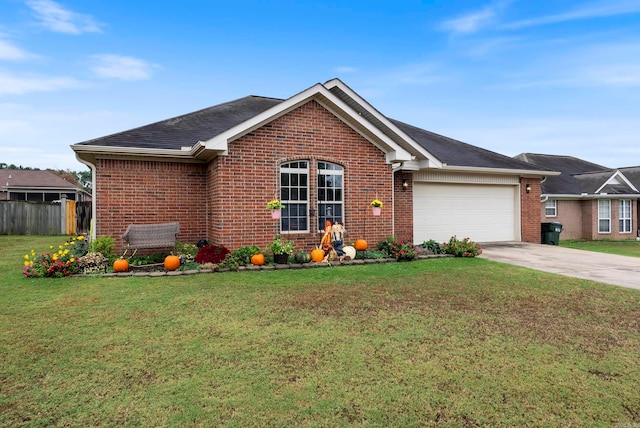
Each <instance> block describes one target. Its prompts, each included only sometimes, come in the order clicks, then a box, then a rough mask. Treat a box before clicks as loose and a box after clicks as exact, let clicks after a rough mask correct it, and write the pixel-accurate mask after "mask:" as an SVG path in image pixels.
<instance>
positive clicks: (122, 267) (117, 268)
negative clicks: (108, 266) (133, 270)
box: [113, 258, 129, 272]
mask: <svg viewBox="0 0 640 428" xmlns="http://www.w3.org/2000/svg"><path fill="white" fill-rule="evenodd" d="M128 270H129V262H128V261H126V260H125V259H122V258H120V259H118V260H116V261H115V262H113V271H114V272H126V271H128Z"/></svg>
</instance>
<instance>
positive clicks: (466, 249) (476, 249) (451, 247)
mask: <svg viewBox="0 0 640 428" xmlns="http://www.w3.org/2000/svg"><path fill="white" fill-rule="evenodd" d="M442 251H443V252H444V253H446V254H453V255H454V256H456V257H475V256H477V255H478V254H482V248H480V246H479V245H478V244H476V243H475V242H473V241H471V240H469V238H464V239H463V240H462V241H460V240H459V239H457V238H456V236H455V235H453V236H452V237H451V239H449V242H446V243H445V244H444V245H443V249H442Z"/></svg>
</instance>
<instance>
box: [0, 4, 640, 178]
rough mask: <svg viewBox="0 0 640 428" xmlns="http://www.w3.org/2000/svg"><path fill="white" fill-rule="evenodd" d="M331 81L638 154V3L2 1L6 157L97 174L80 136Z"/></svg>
mask: <svg viewBox="0 0 640 428" xmlns="http://www.w3.org/2000/svg"><path fill="white" fill-rule="evenodd" d="M334 77H338V78H340V79H342V80H343V81H344V82H345V83H346V84H347V85H348V86H350V87H351V88H352V89H353V90H355V91H356V92H358V93H359V94H360V95H361V96H363V97H364V98H365V99H366V100H367V101H369V102H370V103H371V104H372V105H373V106H374V107H376V108H377V109H378V110H379V111H381V112H382V113H383V114H385V115H387V116H389V117H391V118H394V119H398V120H401V121H404V122H407V123H410V124H412V125H415V126H418V127H421V128H424V129H427V130H430V131H433V132H437V133H440V134H443V135H446V136H448V137H452V138H456V139H459V140H462V141H464V142H467V143H470V144H474V145H477V146H480V147H483V148H486V149H489V150H493V151H496V152H499V153H502V154H505V155H509V156H514V155H517V154H518V153H522V152H533V153H551V154H562V155H571V156H576V157H579V158H583V159H586V160H589V161H591V162H595V163H599V164H603V165H606V166H610V167H621V166H636V165H640V136H639V134H640V0H633V1H631V0H604V1H600V0H596V1H572V0H563V1H557V0H553V1H551V0H536V1H534V0H528V1H517V0H497V1H486V2H480V1H455V0H432V1H426V0H425V1H412V0H407V1H399V2H390V1H372V0H370V1H293V0H283V1H266V0H262V1H257V0H256V1H242V0H236V1H232V2H228V1H224V2H222V1H220V2H218V1H205V0H202V1H193V0H181V1H162V2H160V1H146V0H135V1H125V0H112V1H104V0H82V1H79V0H78V1H76V0H60V1H51V0H0V162H4V163H7V164H11V163H13V164H16V165H23V166H31V167H37V168H55V169H72V170H83V169H86V167H85V166H84V165H82V164H80V163H79V162H77V161H76V159H75V156H74V154H73V151H72V150H71V149H70V148H69V145H71V144H74V143H78V142H81V141H85V140H88V139H92V138H97V137H100V136H104V135H108V134H111V133H114V132H119V131H124V130H127V129H131V128H134V127H136V126H141V125H145V124H148V123H151V122H155V121H158V120H162V119H166V118H170V117H173V116H177V115H180V114H184V113H188V112H191V111H195V110H198V109H201V108H204V107H209V106H212V105H216V104H219V103H222V102H226V101H230V100H233V99H236V98H240V97H243V96H246V95H263V96H269V97H278V98H288V97H290V96H292V95H294V94H296V93H298V92H300V91H302V90H304V89H306V88H308V87H310V86H312V85H313V84H315V83H317V82H325V81H327V80H329V79H331V78H334ZM328 149H330V148H328Z"/></svg>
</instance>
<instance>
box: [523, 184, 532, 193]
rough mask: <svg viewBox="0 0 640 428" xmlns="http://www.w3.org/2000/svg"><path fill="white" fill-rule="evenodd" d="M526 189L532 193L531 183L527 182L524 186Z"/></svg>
mask: <svg viewBox="0 0 640 428" xmlns="http://www.w3.org/2000/svg"><path fill="white" fill-rule="evenodd" d="M524 190H525V191H526V192H527V193H531V184H529V183H527V184H526V186H525V187H524Z"/></svg>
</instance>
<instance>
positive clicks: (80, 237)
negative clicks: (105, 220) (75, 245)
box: [76, 235, 84, 241]
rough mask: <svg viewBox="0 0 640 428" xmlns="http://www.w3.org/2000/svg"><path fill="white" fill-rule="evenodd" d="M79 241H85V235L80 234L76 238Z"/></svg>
mask: <svg viewBox="0 0 640 428" xmlns="http://www.w3.org/2000/svg"><path fill="white" fill-rule="evenodd" d="M76 239H77V240H78V241H84V236H82V235H80V236H78V237H77V238H76Z"/></svg>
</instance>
